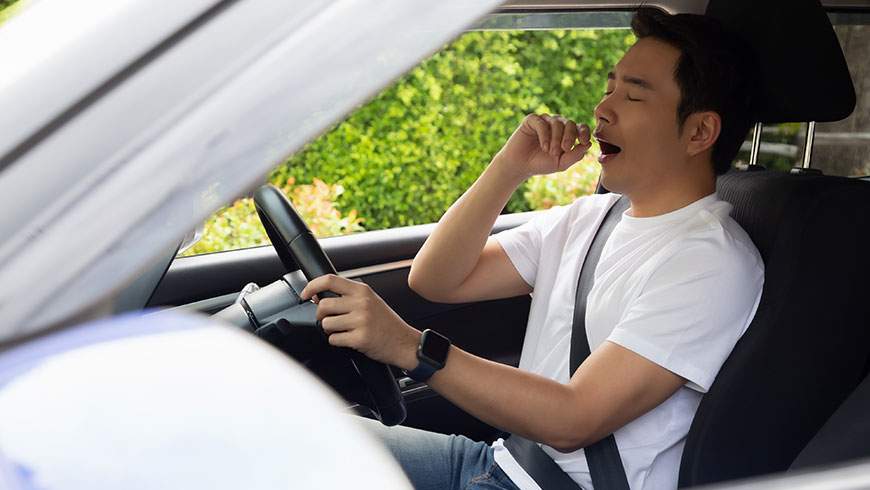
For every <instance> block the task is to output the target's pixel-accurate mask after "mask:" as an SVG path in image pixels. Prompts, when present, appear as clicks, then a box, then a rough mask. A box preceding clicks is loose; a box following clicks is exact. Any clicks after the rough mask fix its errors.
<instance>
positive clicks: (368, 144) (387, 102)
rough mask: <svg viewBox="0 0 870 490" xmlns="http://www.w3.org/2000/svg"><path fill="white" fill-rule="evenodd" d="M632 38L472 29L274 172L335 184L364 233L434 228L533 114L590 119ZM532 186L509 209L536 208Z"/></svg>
mask: <svg viewBox="0 0 870 490" xmlns="http://www.w3.org/2000/svg"><path fill="white" fill-rule="evenodd" d="M633 42H634V38H633V36H632V35H631V33H630V31H628V30H567V31H566V30H559V31H486V32H470V33H467V34H464V35H463V36H462V37H460V38H459V39H457V40H456V41H454V42H453V43H451V44H449V45H448V46H446V47H445V48H444V49H442V50H441V51H439V52H438V53H437V54H435V55H434V56H432V57H431V58H429V59H428V60H426V61H424V62H423V63H422V64H421V65H420V66H419V67H417V68H415V69H414V70H413V71H411V72H410V73H409V74H407V75H406V76H404V77H403V78H402V79H400V80H399V81H398V82H397V83H396V84H395V85H393V86H392V87H390V88H389V89H387V90H385V91H384V92H382V93H381V94H380V95H378V96H377V97H376V98H375V99H374V100H372V101H370V102H369V103H368V104H366V105H364V106H362V107H360V108H359V109H358V110H357V111H356V112H354V113H353V115H351V116H350V117H349V118H348V119H347V120H345V121H344V122H342V123H341V124H339V125H338V126H336V127H335V128H333V129H332V130H331V131H329V132H327V133H326V134H324V135H323V136H321V137H320V138H318V139H317V140H315V141H313V142H312V143H311V144H309V145H308V146H307V147H306V148H305V149H304V150H303V151H301V152H300V153H298V154H297V155H295V156H293V157H291V158H290V159H289V160H288V161H287V162H286V163H285V164H284V165H282V166H280V167H279V168H277V169H276V170H275V171H274V172H273V173H272V175H271V181H272V182H273V183H276V184H278V185H283V184H284V183H285V182H286V181H287V179H289V178H295V180H296V182H299V183H310V182H312V181H313V179H315V178H319V179H322V180H324V181H325V182H328V183H340V184H341V185H342V186H343V187H344V189H345V192H344V193H343V194H342V195H341V196H339V197H338V200H337V206H338V208H339V209H341V210H345V211H350V210H356V211H357V212H358V213H359V215H360V216H361V217H363V218H364V219H365V222H364V226H365V228H366V229H367V230H373V229H382V228H390V227H395V226H404V225H413V224H420V223H429V222H433V221H437V220H438V219H439V218H440V217H441V215H442V214H443V213H444V211H445V210H446V209H447V207H449V206H450V204H451V203H453V202H454V201H455V200H456V199H457V198H458V197H459V196H460V195H461V194H462V192H464V191H465V190H466V189H467V188H468V187H469V186H470V185H471V184H472V182H473V181H474V180H475V179H476V178H477V177H478V175H480V173H481V171H482V170H483V168H484V167H485V166H486V164H487V163H489V161H490V159H491V158H492V156H493V155H494V154H495V153H496V152H497V151H498V150H499V148H501V146H502V145H503V144H504V142H505V140H507V138H508V137H509V136H510V134H511V133H512V132H513V130H514V129H515V128H516V127H517V125H518V124H519V122H520V121H521V120H522V118H523V116H524V115H525V114H527V113H530V112H547V113H560V114H564V115H566V116H568V117H571V118H574V119H576V120H577V121H579V122H586V123H592V122H593V121H592V119H593V118H592V110H593V108H594V106H595V104H596V103H597V102H598V100H599V99H600V97H601V94H602V92H603V90H604V86H605V83H606V76H607V72H608V71H609V69H610V68H611V67H612V66H613V65H614V64H615V63H616V62H617V61H618V60H619V58H620V57H621V56H622V54H623V53H624V51H625V50H626V48H627V47H628V46H630V45H631V44H632V43H633ZM527 193H528V188H527V186H524V187H522V188H520V189H519V190H518V192H517V193H515V194H514V196H513V197H512V198H511V200H510V202H509V203H508V206H507V208H508V211H511V212H515V211H526V210H529V209H531V208H532V206H531V205H530V203H529V201H528V200H527V198H526V197H525V194H527Z"/></svg>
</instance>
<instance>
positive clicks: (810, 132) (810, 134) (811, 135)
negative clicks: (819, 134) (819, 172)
mask: <svg viewBox="0 0 870 490" xmlns="http://www.w3.org/2000/svg"><path fill="white" fill-rule="evenodd" d="M815 139H816V122H815V121H810V123H809V124H808V125H807V144H806V145H805V146H804V161H803V163H801V168H810V157H812V155H813V141H814V140H815Z"/></svg>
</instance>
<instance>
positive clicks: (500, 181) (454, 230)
mask: <svg viewBox="0 0 870 490" xmlns="http://www.w3.org/2000/svg"><path fill="white" fill-rule="evenodd" d="M524 179H525V176H524V175H521V174H520V173H518V172H516V171H512V170H511V169H510V167H509V165H507V164H506V162H501V161H499V160H498V156H497V157H496V158H495V159H493V162H492V163H491V164H490V165H489V166H488V167H487V168H486V170H484V172H483V173H482V174H481V176H480V177H478V179H477V181H475V183H474V184H473V185H472V186H471V187H470V188H469V189H468V190H467V191H466V192H465V194H463V195H462V197H460V198H459V199H458V200H457V201H456V202H455V203H453V205H452V206H450V209H448V210H447V212H446V213H444V216H442V217H441V220H440V221H439V222H438V225H437V226H436V227H435V231H433V232H432V234H431V235H430V236H429V238H428V239H427V240H426V243H424V244H423V247H422V248H421V249H420V252H419V253H417V256H416V257H415V258H414V263H413V265H412V266H411V272H410V275H409V276H408V282H409V284H410V285H411V287H412V288H413V289H414V290H415V291H417V292H418V293H420V294H422V295H424V296H427V297H430V298H438V297H439V296H442V295H443V294H444V293H445V292H448V291H452V290H454V289H456V288H457V287H458V286H459V285H461V284H462V282H463V281H465V279H466V278H467V277H468V275H469V274H470V273H471V271H472V270H473V269H474V266H475V265H476V264H477V260H478V259H479V257H480V253H481V250H482V249H483V246H484V244H485V243H486V240H487V237H489V234H490V232H491V231H492V226H493V224H494V223H495V220H496V218H498V215H499V213H500V212H501V210H502V209H503V208H504V206H505V204H507V202H508V199H510V196H511V194H512V193H513V192H514V190H516V188H517V187H518V186H519V185H520V184H521V183H522V182H523V180H524Z"/></svg>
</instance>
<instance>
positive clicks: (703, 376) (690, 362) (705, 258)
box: [607, 240, 764, 393]
mask: <svg viewBox="0 0 870 490" xmlns="http://www.w3.org/2000/svg"><path fill="white" fill-rule="evenodd" d="M763 282H764V266H763V264H762V263H761V260H760V258H758V256H757V254H753V253H752V252H750V251H748V250H746V249H739V248H738V249H731V250H723V248H722V247H721V246H718V245H715V244H713V245H711V244H710V243H705V242H704V241H703V240H697V241H695V242H694V243H692V242H690V243H686V244H684V247H680V250H679V251H678V252H677V253H675V254H673V255H672V256H671V257H670V258H668V259H666V260H665V261H663V262H662V263H661V264H660V265H659V267H657V268H656V269H655V270H654V271H653V273H652V274H651V275H650V277H649V280H648V281H647V283H646V284H645V285H644V287H643V290H642V291H641V293H640V295H639V296H638V297H637V299H636V300H635V301H633V302H632V304H631V305H630V306H629V307H628V308H627V310H626V313H625V315H624V316H623V318H622V319H621V320H620V321H619V323H618V324H617V325H616V327H614V329H613V332H612V333H611V334H610V336H609V337H608V339H607V340H609V341H611V342H614V343H616V344H619V345H621V346H623V347H625V348H627V349H629V350H631V351H633V352H635V353H637V354H639V355H641V356H643V357H645V358H647V359H649V360H651V361H653V362H655V363H656V364H658V365H660V366H662V367H664V368H666V369H668V370H669V371H671V372H673V373H675V374H678V375H679V376H682V377H683V378H685V379H686V380H687V381H688V383H687V386H688V387H689V388H692V389H694V390H697V391H699V392H701V393H706V392H707V390H709V389H710V386H711V385H712V384H713V380H714V379H715V378H716V375H717V374H718V373H719V369H720V368H721V367H722V364H723V363H724V362H725V359H727V357H728V355H729V354H730V353H731V350H732V349H733V348H734V345H735V344H736V343H737V340H738V339H739V338H740V336H741V335H742V334H743V332H744V331H745V330H746V327H747V326H748V325H749V322H750V320H751V319H752V316H753V315H754V314H755V310H756V308H757V307H758V301H759V298H760V296H761V287H762V284H763Z"/></svg>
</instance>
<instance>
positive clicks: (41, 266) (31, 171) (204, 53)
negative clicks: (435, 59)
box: [0, 0, 499, 341]
mask: <svg viewBox="0 0 870 490" xmlns="http://www.w3.org/2000/svg"><path fill="white" fill-rule="evenodd" d="M498 3H499V2H497V1H493V0H486V1H474V2H468V1H467V0H439V1H437V2H431V1H427V2H422V1H408V0H368V1H354V0H305V1H288V0H234V1H227V0H224V1H219V0H184V1H179V2H173V6H172V8H171V9H159V8H154V4H153V2H146V1H142V0H110V1H106V0H83V1H81V2H68V1H66V0H41V1H38V2H34V3H32V4H31V5H30V6H29V7H28V8H26V9H24V11H23V12H22V13H21V14H19V15H18V16H17V17H15V18H13V19H12V20H10V21H8V22H7V23H6V24H5V25H3V26H2V28H0V64H2V66H3V70H2V73H0V107H3V111H0V206H2V209H3V210H4V211H3V213H2V214H0V278H2V281H0V341H8V340H10V339H13V338H15V337H18V336H21V335H25V334H31V333H33V332H37V331H40V330H42V329H45V328H48V327H50V326H52V325H58V324H61V325H62V324H64V323H68V322H70V321H71V319H72V318H74V317H76V315H80V314H82V312H85V311H88V310H89V309H93V308H94V305H97V304H100V302H101V301H104V300H105V299H106V298H110V297H111V296H112V295H113V294H116V293H117V292H118V291H119V290H120V289H121V288H123V287H124V286H125V285H127V284H129V283H130V282H131V281H132V280H133V279H135V278H136V277H137V275H139V274H140V273H142V271H144V270H146V269H147V268H148V267H149V265H151V264H153V263H154V262H155V261H156V260H158V259H159V258H160V255H161V254H165V251H166V250H167V249H172V248H173V247H174V246H176V245H177V244H178V242H179V241H180V240H181V238H182V237H183V236H184V235H185V233H186V232H187V231H189V230H190V229H192V228H193V227H195V226H196V225H197V224H198V223H199V222H201V221H202V220H203V219H205V218H206V217H207V216H208V215H209V214H211V213H212V212H214V211H215V210H216V209H217V208H218V207H220V206H221V205H223V204H226V203H227V202H229V201H231V200H232V199H234V198H237V197H239V196H241V195H244V194H246V193H248V192H250V191H251V190H252V189H253V188H255V187H256V186H257V185H258V184H260V183H261V182H262V181H263V179H264V176H265V175H266V174H267V173H268V171H269V170H270V169H271V168H272V167H274V166H275V165H276V164H278V163H280V162H281V161H282V160H283V159H284V158H286V157H287V156H288V155H290V154H291V153H293V152H294V151H296V150H298V149H299V148H301V147H302V145H304V144H305V143H306V142H307V141H309V140H311V139H312V138H314V137H316V136H317V135H318V134H320V133H322V132H323V131H325V130H326V129H327V128H328V127H329V126H330V125H331V124H334V123H335V122H337V121H338V120H340V118H341V117H342V116H343V115H345V114H347V113H348V112H349V111H351V110H352V109H353V108H354V107H356V106H358V105H359V104H361V103H362V102H364V101H365V100H366V99H367V98H369V97H371V96H372V95H373V94H375V93H376V92H377V91H378V90H379V89H381V88H382V87H384V86H385V85H386V84H387V83H388V82H390V81H391V80H393V79H395V78H396V77H397V76H399V75H401V74H402V73H403V72H405V71H406V70H408V69H409V68H411V67H412V66H413V65H414V64H416V63H417V62H418V61H419V60H420V59H422V58H423V57H424V56H425V55H427V54H428V53H431V52H433V51H434V50H436V49H437V48H438V47H439V46H441V45H442V44H443V43H445V42H446V41H448V40H450V39H451V38H452V37H454V36H455V35H457V34H458V33H459V32H461V31H462V30H463V29H464V28H466V27H467V26H468V25H470V24H471V23H472V22H474V21H475V20H476V19H477V18H479V17H480V16H482V15H483V14H485V13H486V12H488V11H489V10H491V9H493V8H494V7H495V6H496V5H497V4H498Z"/></svg>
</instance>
